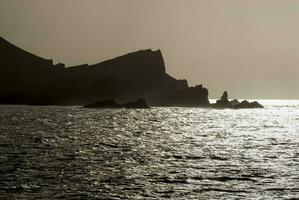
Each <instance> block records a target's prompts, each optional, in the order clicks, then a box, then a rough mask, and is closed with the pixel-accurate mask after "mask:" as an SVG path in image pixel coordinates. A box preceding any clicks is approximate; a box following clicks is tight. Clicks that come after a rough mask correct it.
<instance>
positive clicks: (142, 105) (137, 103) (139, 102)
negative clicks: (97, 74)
mask: <svg viewBox="0 0 299 200" xmlns="http://www.w3.org/2000/svg"><path fill="white" fill-rule="evenodd" d="M122 107H124V108H149V106H148V105H147V103H146V100H145V99H138V100H137V101H133V102H128V103H124V104H122Z"/></svg>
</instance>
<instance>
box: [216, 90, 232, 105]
mask: <svg viewBox="0 0 299 200" xmlns="http://www.w3.org/2000/svg"><path fill="white" fill-rule="evenodd" d="M214 107H218V108H230V107H232V104H231V102H230V101H229V100H228V93H227V91H224V93H223V95H222V97H221V98H220V99H219V100H217V101H216V104H214Z"/></svg>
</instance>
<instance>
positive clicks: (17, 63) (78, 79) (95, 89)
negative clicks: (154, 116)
mask: <svg viewBox="0 0 299 200" xmlns="http://www.w3.org/2000/svg"><path fill="white" fill-rule="evenodd" d="M0 59H1V61H0V103H2V104H34V105H36V104H38V105H74V104H76V105H84V104H89V103H93V102H97V101H101V100H106V99H114V100H116V101H119V102H127V101H134V100H136V99H139V98H144V99H146V101H147V102H148V103H149V104H150V105H156V106H160V105H163V106H169V105H171V106H172V105H175V106H185V105H187V106H202V105H208V104H209V100H208V91H207V89H205V88H203V87H202V86H197V87H194V88H189V86H188V83H187V81H186V80H176V79H175V78H173V77H171V76H170V75H168V74H167V73H166V72H165V64H164V60H163V56H162V53H161V51H160V50H158V51H152V50H141V51H137V52H134V53H129V54H127V55H124V56H120V57H117V58H114V59H111V60H107V61H105V62H102V63H98V64H95V65H87V64H86V65H81V66H74V67H68V68H65V66H64V64H61V63H59V64H57V65H53V62H52V60H47V59H43V58H40V57H38V56H36V55H33V54H31V53H29V52H26V51H24V50H22V49H20V48H18V47H16V46H14V45H12V44H10V43H9V42H7V41H6V40H4V39H3V38H0Z"/></svg>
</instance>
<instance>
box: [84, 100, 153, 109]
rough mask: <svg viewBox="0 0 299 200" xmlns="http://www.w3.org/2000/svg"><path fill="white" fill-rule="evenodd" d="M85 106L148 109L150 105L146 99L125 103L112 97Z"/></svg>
mask: <svg viewBox="0 0 299 200" xmlns="http://www.w3.org/2000/svg"><path fill="white" fill-rule="evenodd" d="M83 107H84V108H132V109H133V108H134V109H143V108H144V109H146V108H149V106H148V105H147V103H146V100H145V99H138V100H137V101H132V102H127V103H124V104H119V103H117V102H115V101H114V100H112V99H109V100H105V101H99V102H96V103H92V104H88V105H85V106H83Z"/></svg>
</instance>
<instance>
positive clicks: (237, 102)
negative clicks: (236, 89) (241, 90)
mask: <svg viewBox="0 0 299 200" xmlns="http://www.w3.org/2000/svg"><path fill="white" fill-rule="evenodd" d="M239 103H240V101H238V99H234V100H231V101H230V104H231V105H232V106H235V105H237V104H239Z"/></svg>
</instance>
